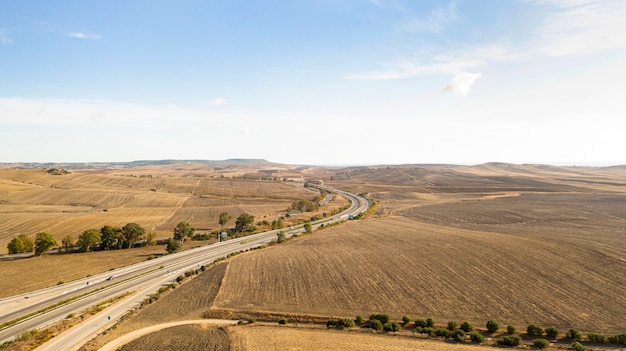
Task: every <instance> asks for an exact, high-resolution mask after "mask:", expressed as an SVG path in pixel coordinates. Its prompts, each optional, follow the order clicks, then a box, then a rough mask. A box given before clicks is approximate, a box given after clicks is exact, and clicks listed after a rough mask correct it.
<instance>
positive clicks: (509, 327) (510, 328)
mask: <svg viewBox="0 0 626 351" xmlns="http://www.w3.org/2000/svg"><path fill="white" fill-rule="evenodd" d="M506 332H507V333H509V334H511V335H513V334H515V326H513V325H507V326H506Z"/></svg>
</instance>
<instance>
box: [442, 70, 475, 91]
mask: <svg viewBox="0 0 626 351" xmlns="http://www.w3.org/2000/svg"><path fill="white" fill-rule="evenodd" d="M480 76H481V74H480V73H475V74H474V73H468V72H460V73H457V75H455V76H454V78H452V80H451V81H450V84H448V85H447V86H446V87H445V88H444V89H443V90H444V91H456V92H457V93H459V94H461V95H463V96H467V93H468V92H469V90H470V88H471V87H472V85H473V84H474V82H476V80H477V79H478V78H480Z"/></svg>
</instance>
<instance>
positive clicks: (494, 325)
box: [487, 319, 500, 333]
mask: <svg viewBox="0 0 626 351" xmlns="http://www.w3.org/2000/svg"><path fill="white" fill-rule="evenodd" d="M498 329H500V324H498V322H496V321H494V320H493V319H490V320H488V321H487V330H488V331H489V332H490V333H495V332H497V331H498Z"/></svg>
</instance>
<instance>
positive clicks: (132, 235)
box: [122, 223, 146, 249]
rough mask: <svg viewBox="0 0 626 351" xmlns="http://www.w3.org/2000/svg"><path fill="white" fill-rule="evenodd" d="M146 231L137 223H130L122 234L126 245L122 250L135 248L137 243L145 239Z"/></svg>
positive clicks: (123, 228) (123, 229) (123, 245)
mask: <svg viewBox="0 0 626 351" xmlns="http://www.w3.org/2000/svg"><path fill="white" fill-rule="evenodd" d="M145 233H146V230H145V229H144V228H143V227H142V226H140V225H139V224H137V223H128V224H126V225H125V226H124V227H122V234H123V235H124V243H123V244H122V248H124V249H128V248H131V247H133V246H135V243H136V242H137V241H139V240H141V239H142V238H143V235H144V234H145Z"/></svg>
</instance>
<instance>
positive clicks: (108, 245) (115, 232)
mask: <svg viewBox="0 0 626 351" xmlns="http://www.w3.org/2000/svg"><path fill="white" fill-rule="evenodd" d="M123 246H124V234H122V229H120V228H118V227H113V226H110V225H105V226H104V227H102V228H100V250H119V249H121V248H122V247H123Z"/></svg>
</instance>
